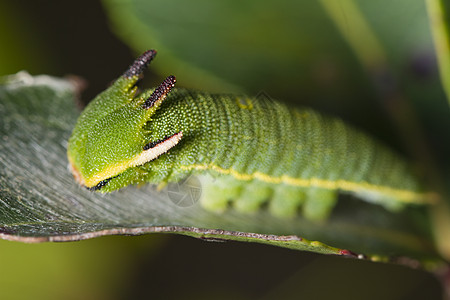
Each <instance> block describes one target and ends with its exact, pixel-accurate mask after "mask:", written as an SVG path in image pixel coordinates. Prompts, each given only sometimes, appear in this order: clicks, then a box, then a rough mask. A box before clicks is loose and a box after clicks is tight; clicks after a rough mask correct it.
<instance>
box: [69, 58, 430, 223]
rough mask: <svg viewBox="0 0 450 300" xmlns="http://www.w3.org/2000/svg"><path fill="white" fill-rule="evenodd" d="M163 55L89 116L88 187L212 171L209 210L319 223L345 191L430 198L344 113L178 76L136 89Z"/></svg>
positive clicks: (85, 136)
mask: <svg viewBox="0 0 450 300" xmlns="http://www.w3.org/2000/svg"><path fill="white" fill-rule="evenodd" d="M155 54H156V52H146V53H144V54H143V56H141V57H140V58H138V59H137V60H136V62H135V63H134V64H133V65H132V66H131V67H130V68H129V70H127V72H125V74H124V75H123V76H122V77H121V78H119V79H118V80H117V81H116V82H115V83H114V84H113V85H112V86H111V87H110V88H108V89H107V90H106V91H105V92H103V93H102V94H100V95H99V96H97V97H96V99H94V100H93V101H92V102H91V104H90V105H89V106H88V107H87V108H86V109H85V111H84V112H83V113H82V115H81V116H80V118H79V120H78V122H77V125H76V127H75V129H74V132H73V134H72V137H71V138H70V140H69V147H68V157H69V162H70V164H71V168H72V171H73V173H74V176H75V178H76V179H77V181H78V182H79V183H80V184H81V185H83V186H85V187H87V188H89V189H91V190H95V191H99V192H111V191H114V190H117V189H120V188H122V187H125V186H127V185H130V184H141V183H144V182H150V183H155V184H164V183H168V182H174V181H178V180H181V179H183V178H185V177H186V176H188V175H190V174H194V175H196V176H199V177H201V178H206V177H208V176H210V177H212V178H214V180H206V179H205V180H203V192H202V198H201V203H202V205H203V206H204V207H205V208H207V209H209V210H214V211H224V210H225V209H227V208H228V206H230V205H231V206H232V207H234V208H235V209H237V210H239V211H242V212H253V211H256V210H258V209H260V208H261V206H263V205H264V206H267V207H268V209H269V210H270V211H271V212H272V213H274V214H275V215H278V216H284V217H291V216H294V215H295V214H297V212H298V211H299V210H301V211H302V212H303V214H304V215H305V216H306V217H307V218H310V219H324V218H326V217H327V216H328V214H329V213H330V211H331V209H332V208H333V206H334V205H335V202H336V200H337V195H338V192H343V193H351V194H353V195H355V196H356V197H358V198H360V199H362V200H365V201H369V202H373V203H376V204H380V205H383V206H385V207H386V208H388V209H391V210H395V209H399V208H401V207H402V206H404V205H406V204H424V203H427V201H428V199H427V197H426V196H425V195H424V194H423V193H421V188H420V184H419V182H418V180H417V179H416V177H415V176H414V175H413V173H412V172H411V170H410V168H409V166H408V164H407V163H406V162H405V160H404V159H403V158H401V157H400V156H398V155H397V154H395V153H394V152H393V151H391V150H389V149H388V148H387V147H385V146H384V145H382V144H381V143H379V142H378V141H376V140H375V139H373V138H371V137H369V136H368V135H366V134H364V133H362V132H361V131H359V130H357V129H355V128H353V127H351V126H349V125H347V124H345V123H344V122H343V121H341V120H340V119H337V118H331V117H327V116H325V115H322V114H320V113H318V112H315V111H313V110H311V109H305V108H303V109H299V108H292V107H288V106H286V105H284V104H281V103H279V102H276V101H270V100H267V99H266V100H265V99H262V100H261V99H257V98H250V97H246V96H240V95H226V94H209V93H205V92H199V91H190V90H185V89H177V88H174V84H175V77H173V76H169V77H168V78H167V79H166V80H165V81H164V82H163V83H162V84H161V85H160V86H159V87H158V88H156V89H152V90H148V91H144V92H143V93H142V94H140V95H136V88H135V87H134V86H135V84H136V82H137V81H138V79H139V77H140V74H141V73H142V71H143V69H144V67H143V66H146V65H147V64H148V62H149V61H150V60H151V59H152V58H153V57H154V55H155ZM130 70H131V71H130Z"/></svg>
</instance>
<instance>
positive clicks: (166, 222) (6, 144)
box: [0, 73, 439, 267]
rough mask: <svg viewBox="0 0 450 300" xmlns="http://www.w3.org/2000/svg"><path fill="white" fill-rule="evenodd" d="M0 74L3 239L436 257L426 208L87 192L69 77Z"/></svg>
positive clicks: (151, 191) (148, 190) (147, 189)
mask: <svg viewBox="0 0 450 300" xmlns="http://www.w3.org/2000/svg"><path fill="white" fill-rule="evenodd" d="M1 82H2V84H1V85H0V135H1V143H0V237H1V238H3V239H8V240H17V241H24V242H42V241H73V240H80V239H87V238H92V237H96V236H102V235H112V234H131V235H134V234H144V233H151V232H165V233H179V234H184V235H189V236H194V237H198V238H203V239H212V240H237V241H246V242H258V243H265V244H271V245H276V246H281V247H287V248H291V249H297V250H304V251H312V252H317V253H323V254H336V255H345V256H352V257H359V258H366V259H371V260H387V259H388V256H391V257H394V256H393V255H395V257H398V256H405V255H406V256H409V257H411V258H414V259H421V260H424V261H425V262H429V261H430V260H429V259H433V260H434V262H436V259H438V257H439V255H438V254H437V252H436V250H435V247H434V245H433V241H432V239H431V232H430V230H429V218H428V215H427V212H426V210H425V209H424V208H409V209H407V210H405V211H403V212H401V213H397V214H392V213H389V212H387V211H386V210H384V209H383V208H382V207H379V206H376V205H371V204H367V203H363V202H362V201H358V200H354V199H350V198H343V199H340V201H339V204H338V206H337V207H336V209H335V210H334V212H333V214H332V216H331V218H330V219H329V220H328V221H326V222H322V223H315V222H311V221H308V220H305V219H303V218H302V217H301V216H298V217H296V218H294V219H278V218H276V217H273V216H271V215H270V214H268V213H267V212H266V211H264V210H262V211H261V212H260V213H258V214H255V215H241V214H238V213H235V212H233V211H232V210H230V211H228V212H227V213H224V214H214V213H211V212H207V211H205V210H203V209H202V208H201V206H200V205H199V204H198V203H197V202H196V201H195V195H194V197H193V198H190V201H181V202H180V201H179V200H180V196H181V197H182V198H183V197H186V196H188V195H189V194H177V195H176V197H174V196H173V193H174V191H175V190H173V189H172V190H167V189H166V190H163V191H160V192H158V191H156V188H155V187H153V186H150V185H144V186H142V187H129V188H126V189H124V190H121V191H119V192H115V193H112V194H106V195H103V194H98V193H93V192H90V191H88V190H85V189H83V188H81V187H80V186H78V185H77V184H76V183H75V181H74V179H73V177H72V175H71V173H70V171H69V170H68V162H67V158H66V145H67V139H68V137H69V135H70V132H71V130H72V127H73V125H74V123H75V121H76V118H77V116H78V112H77V109H76V107H75V104H74V103H75V95H76V89H75V87H74V85H73V84H72V83H71V82H69V81H67V80H64V79H58V78H52V77H48V76H36V77H32V76H30V75H28V74H27V73H18V74H16V75H13V76H9V77H6V78H3V79H2V80H1ZM200 188H201V187H200ZM170 193H172V195H171V194H170ZM315 240H319V241H320V242H314V241H315ZM346 249H348V250H346ZM356 253H357V254H356ZM394 261H395V259H394ZM397 261H398V262H403V263H404V262H405V260H401V261H400V260H397ZM408 262H410V261H408ZM425 266H426V267H430V265H427V264H425ZM433 266H436V265H433Z"/></svg>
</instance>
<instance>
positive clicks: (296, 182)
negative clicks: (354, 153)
mask: <svg viewBox="0 0 450 300" xmlns="http://www.w3.org/2000/svg"><path fill="white" fill-rule="evenodd" d="M181 169H182V170H185V171H192V170H198V171H202V170H213V171H215V172H218V173H220V174H225V175H231V176H233V177H234V178H236V179H238V180H243V181H249V180H253V179H258V180H261V181H263V182H267V183H272V184H280V183H284V184H288V185H292V186H298V187H305V188H308V187H318V188H324V189H330V190H342V191H347V192H361V191H364V190H366V191H372V192H378V193H380V194H383V195H386V196H389V197H392V198H394V199H397V200H398V201H400V202H405V203H416V204H424V203H435V202H436V197H434V196H433V195H432V194H430V195H429V194H422V193H417V192H413V191H410V190H405V189H395V188H391V187H388V186H382V185H375V184H370V183H368V182H365V181H361V182H352V181H348V180H342V179H339V180H327V179H321V178H314V177H313V178H309V179H304V178H294V177H290V176H287V175H283V176H280V177H274V176H271V175H268V174H264V173H261V172H254V173H252V174H245V173H240V172H238V171H236V170H234V169H232V168H230V169H224V168H221V167H219V166H217V165H215V164H206V165H205V164H194V165H189V166H181Z"/></svg>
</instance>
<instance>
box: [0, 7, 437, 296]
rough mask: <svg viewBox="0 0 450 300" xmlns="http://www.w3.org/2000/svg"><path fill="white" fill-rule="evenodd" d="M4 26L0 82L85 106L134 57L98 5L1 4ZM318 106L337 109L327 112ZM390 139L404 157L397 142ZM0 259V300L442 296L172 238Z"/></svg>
mask: <svg viewBox="0 0 450 300" xmlns="http://www.w3.org/2000/svg"><path fill="white" fill-rule="evenodd" d="M0 25H1V26H0V41H1V46H0V75H4V74H10V73H15V72H17V71H20V70H28V71H29V72H30V73H31V74H50V75H55V76H66V75H76V76H79V77H81V78H83V79H84V80H85V81H86V83H87V87H86V89H85V91H84V92H83V94H82V95H81V99H82V100H83V101H85V102H87V101H89V99H91V98H92V97H93V96H95V95H96V94H97V93H99V92H100V91H102V90H103V89H104V88H105V87H106V86H108V84H109V83H110V82H111V80H113V79H114V78H116V77H117V76H118V75H120V74H121V72H123V71H124V70H125V68H126V67H127V66H128V65H129V63H130V62H131V61H132V60H133V59H134V57H135V54H136V53H135V52H133V51H132V50H131V48H130V47H128V46H127V45H125V44H124V43H123V42H122V41H121V40H119V39H118V38H117V37H116V36H115V35H114V34H113V32H112V31H111V29H110V27H109V21H108V19H107V16H106V15H105V10H104V9H103V7H102V5H101V3H100V2H99V1H92V0H91V1H88V0H79V1H56V0H54V1H44V0H41V1H24V0H19V1H1V2H0ZM152 47H153V46H152V45H148V48H152ZM163 54H164V53H160V54H159V56H162V55H163ZM419 56H420V55H419ZM419 58H420V57H419ZM425 59H426V57H425ZM163 72H164V73H163V74H160V75H158V74H153V75H152V71H151V69H150V71H149V72H147V73H146V74H147V75H146V82H147V83H148V82H150V83H151V84H152V85H153V84H155V83H156V82H157V81H159V80H160V79H161V78H162V77H163V76H165V75H168V74H169V73H172V72H173V70H163ZM326 79H327V78H325V80H326ZM417 80H420V79H417ZM361 81H362V82H364V81H368V80H367V79H366V80H365V79H361ZM364 84H367V82H365V83H364ZM261 89H262V90H267V89H266V87H262V88H261ZM294 90H295V87H294ZM307 92H308V93H313V90H311V91H307ZM322 92H323V91H322ZM270 93H271V95H272V93H276V92H270ZM345 93H347V92H343V94H344V95H345ZM323 97H324V98H327V95H324V96H323ZM286 100H289V99H287V98H286ZM305 103H307V102H305ZM305 103H304V104H305ZM307 104H308V103H307ZM309 104H311V103H309ZM312 105H314V103H312ZM315 105H316V106H317V107H318V108H323V109H325V110H330V111H332V110H333V108H329V107H328V108H327V107H325V104H324V103H318V102H315ZM322 106H323V107H322ZM369 109H377V111H379V109H380V108H369ZM337 111H338V112H339V111H340V109H339V108H337ZM344 114H345V112H344ZM353 122H354V123H356V124H358V123H361V124H363V125H364V124H365V122H367V120H365V118H364V117H356V118H355V119H354V120H353ZM380 126H381V125H380ZM389 128H390V127H389V126H386V125H384V127H383V128H382V129H381V133H379V135H380V136H383V137H385V136H386V132H388V131H389ZM386 139H387V140H390V141H391V142H392V144H393V145H394V146H395V147H397V148H401V146H400V145H399V144H396V142H395V140H396V139H395V137H392V136H387V137H386ZM0 255H1V257H2V263H1V264H0V266H1V267H0V268H1V273H0V295H1V296H0V297H1V298H2V299H146V298H164V299H179V298H186V299H191V298H192V299H202V298H204V299H210V298H212V297H213V298H218V299H228V298H234V299H254V298H258V299H261V298H262V299H274V298H278V299H280V298H286V299H289V298H300V297H302V298H303V299H308V298H312V299H327V298H329V297H333V298H334V299H425V298H426V299H439V298H441V295H442V292H441V289H440V286H439V283H438V282H437V280H436V279H435V278H434V277H433V276H432V275H430V274H428V273H425V272H422V271H417V270H411V269H408V268H405V267H401V266H394V265H388V264H375V263H369V262H363V261H355V260H351V259H343V258H337V257H325V256H321V255H316V254H312V253H304V252H297V251H292V250H287V249H282V248H276V247H270V246H264V245H257V244H244V243H236V242H226V243H209V242H204V241H201V240H195V239H192V238H188V237H183V236H174V235H170V236H169V235H161V234H154V235H147V236H140V237H103V238H97V239H93V240H87V241H80V242H71V243H54V244H52V243H46V244H22V243H18V242H9V241H0Z"/></svg>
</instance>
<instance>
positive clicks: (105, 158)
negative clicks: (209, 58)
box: [67, 50, 183, 191]
mask: <svg viewBox="0 0 450 300" xmlns="http://www.w3.org/2000/svg"><path fill="white" fill-rule="evenodd" d="M155 55H156V51H154V50H149V51H146V52H145V53H144V54H142V55H141V56H140V57H138V58H137V59H136V60H135V61H134V63H133V64H132V65H131V66H130V67H129V68H128V69H127V71H126V72H125V73H124V74H123V75H122V76H121V77H120V78H119V79H117V80H116V81H115V82H114V84H112V86H110V87H109V88H108V89H107V90H105V91H104V92H102V93H101V94H99V95H98V96H97V97H96V98H95V99H94V100H93V101H91V103H90V104H89V105H88V106H87V107H86V108H85V110H84V111H83V112H82V114H81V115H80V117H79V119H78V121H77V124H76V126H75V128H74V130H73V132H72V136H71V137H70V139H69V143H68V150H67V153H68V159H69V163H70V168H71V170H72V173H73V175H74V177H75V179H76V180H77V181H78V183H79V184H80V185H82V186H84V187H86V188H88V189H90V190H99V191H111V190H114V189H118V188H120V187H122V186H124V185H126V184H127V183H130V182H132V181H133V180H134V181H135V178H133V177H136V176H132V175H133V174H131V175H130V174H128V175H127V170H130V169H133V168H135V167H138V166H140V165H143V164H145V163H147V162H149V161H151V160H154V159H156V158H157V157H159V156H160V155H162V154H164V153H165V152H167V151H168V150H169V149H171V148H172V147H174V146H175V145H177V143H178V142H179V141H180V140H181V138H182V135H183V134H182V132H181V131H180V132H173V133H171V135H168V136H166V137H165V138H163V139H161V140H149V135H148V134H146V130H145V129H144V126H145V124H146V123H147V122H148V121H149V120H150V119H151V117H152V115H154V113H155V112H156V110H157V109H158V108H159V107H160V105H161V103H162V102H163V101H164V99H165V98H166V96H167V94H168V93H169V92H170V90H171V89H172V88H173V87H174V84H175V77H174V76H169V77H167V78H166V79H165V80H164V81H163V82H162V83H161V84H160V85H159V86H158V87H157V88H156V89H154V90H150V91H146V92H143V93H142V94H140V95H137V87H136V84H137V82H138V81H139V79H140V77H142V76H141V75H142V73H143V72H144V70H145V69H146V67H147V65H148V64H149V63H150V62H151V60H152V59H153V58H154V57H155ZM128 173H130V172H128ZM135 173H136V172H135ZM134 175H136V174H134ZM127 176H128V177H127ZM119 177H120V179H119ZM125 181H129V182H125ZM107 185H108V188H105V187H106V186H107Z"/></svg>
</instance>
